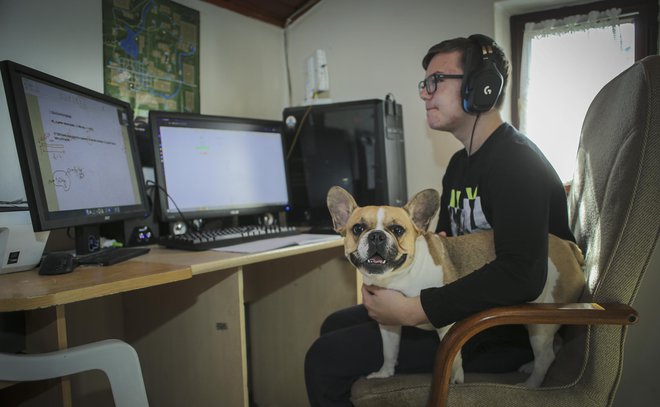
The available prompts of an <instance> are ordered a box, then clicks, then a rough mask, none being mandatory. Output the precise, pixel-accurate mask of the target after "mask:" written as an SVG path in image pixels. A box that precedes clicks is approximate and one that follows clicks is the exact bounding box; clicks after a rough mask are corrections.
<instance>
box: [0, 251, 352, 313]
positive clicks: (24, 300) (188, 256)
mask: <svg viewBox="0 0 660 407" xmlns="http://www.w3.org/2000/svg"><path fill="white" fill-rule="evenodd" d="M342 244H343V240H341V239H339V240H333V241H326V242H320V243H311V244H306V245H301V246H293V247H287V248H283V249H278V250H272V251H267V252H262V253H253V254H239V253H227V252H219V251H213V250H209V251H203V252H189V251H181V250H170V249H165V248H161V247H152V250H151V251H150V252H149V253H148V254H146V255H143V256H140V257H137V258H135V259H133V260H129V261H126V262H122V263H119V264H115V265H113V266H107V267H96V266H94V267H91V266H80V267H78V268H76V269H75V270H74V271H73V272H72V273H69V274H63V275H59V276H41V275H39V274H38V272H37V269H33V270H28V271H21V272H17V273H10V274H4V275H1V276H0V312H9V311H23V310H30V309H37V308H45V307H50V306H54V305H62V304H68V303H72V302H76V301H83V300H88V299H92V298H97V297H102V296H105V295H110V294H117V293H121V292H126V291H131V290H137V289H140V288H146V287H152V286H156V285H160V284H166V283H171V282H174V281H180V280H185V279H189V278H192V277H193V276H194V275H197V274H202V273H207V272H212V271H217V270H225V269H229V268H233V267H240V266H244V265H248V264H254V263H259V262H264V261H268V260H273V259H278V258H283V257H288V256H295V255H298V254H303V253H308V252H313V251H319V250H326V249H330V248H334V247H339V246H342Z"/></svg>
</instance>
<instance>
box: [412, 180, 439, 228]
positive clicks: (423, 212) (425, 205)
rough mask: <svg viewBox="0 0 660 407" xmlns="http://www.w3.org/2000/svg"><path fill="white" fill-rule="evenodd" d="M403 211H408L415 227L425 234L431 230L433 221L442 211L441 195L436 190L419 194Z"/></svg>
mask: <svg viewBox="0 0 660 407" xmlns="http://www.w3.org/2000/svg"><path fill="white" fill-rule="evenodd" d="M403 209H405V210H406V211H408V213H409V214H410V218H411V219H412V222H413V224H414V225H415V227H416V228H417V229H419V231H420V232H425V231H427V230H428V228H429V224H430V223H431V219H433V217H434V216H435V214H436V213H438V210H439V209H440V193H438V191H436V190H435V189H425V190H423V191H421V192H418V193H417V194H416V195H415V196H413V197H412V199H411V200H410V201H408V203H407V204H406V205H405V206H404V207H403Z"/></svg>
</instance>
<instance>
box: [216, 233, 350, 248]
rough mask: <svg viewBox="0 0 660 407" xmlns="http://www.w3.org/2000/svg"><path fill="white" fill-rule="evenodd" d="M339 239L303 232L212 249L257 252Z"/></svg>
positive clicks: (332, 236)
mask: <svg viewBox="0 0 660 407" xmlns="http://www.w3.org/2000/svg"><path fill="white" fill-rule="evenodd" d="M339 239H341V236H339V235H317V234H309V233H303V234H300V235H293V236H284V237H274V238H272V239H263V240H255V241H253V242H247V243H241V244H237V245H232V246H225V247H218V248H215V249H213V250H217V251H219V252H234V253H259V252H265V251H268V250H275V249H281V248H283V247H291V246H301V245H306V244H311V243H320V242H328V241H332V240H339Z"/></svg>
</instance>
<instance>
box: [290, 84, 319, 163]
mask: <svg viewBox="0 0 660 407" xmlns="http://www.w3.org/2000/svg"><path fill="white" fill-rule="evenodd" d="M317 95H318V93H317V92H314V93H313V94H312V103H310V105H309V107H308V108H307V110H305V114H303V117H302V119H300V124H299V125H298V129H297V130H296V134H295V135H294V136H293V140H291V146H290V147H289V151H288V152H287V153H286V160H287V161H288V160H289V158H290V157H291V153H293V149H294V147H295V146H296V143H297V142H298V137H299V136H300V132H301V131H302V128H303V125H304V124H305V120H307V116H308V115H309V112H311V111H312V106H314V99H316V96H317Z"/></svg>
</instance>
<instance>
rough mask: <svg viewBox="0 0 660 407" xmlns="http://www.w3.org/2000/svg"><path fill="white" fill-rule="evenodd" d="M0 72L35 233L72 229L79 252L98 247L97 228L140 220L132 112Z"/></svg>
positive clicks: (29, 73) (85, 92)
mask: <svg viewBox="0 0 660 407" xmlns="http://www.w3.org/2000/svg"><path fill="white" fill-rule="evenodd" d="M0 69H1V70H2V78H3V83H4V88H5V94H6V96H7V102H8V107H9V115H10V118H11V122H12V128H13V132H14V137H15V139H16V148H17V151H18V156H19V162H20V166H21V172H22V175H23V182H24V185H25V192H26V195H27V200H28V206H29V209H30V217H31V219H32V226H33V228H34V230H35V231H44V230H52V229H58V228H67V227H75V228H76V229H75V234H76V251H77V252H78V253H79V254H81V253H88V252H90V251H95V250H97V249H98V247H99V242H98V227H99V225H100V224H102V223H105V222H113V221H116V220H123V219H130V218H141V217H145V216H146V215H147V214H148V207H147V200H146V194H145V190H144V180H143V176H142V168H141V165H140V159H139V155H138V150H137V144H136V141H135V136H134V133H133V120H132V109H131V106H130V105H129V104H128V103H125V102H123V101H121V100H118V99H115V98H112V97H109V96H106V95H104V94H102V93H98V92H95V91H93V90H90V89H86V88H84V87H82V86H78V85H76V84H73V83H71V82H67V81H64V80H62V79H59V78H56V77H54V76H51V75H48V74H46V73H43V72H39V71H37V70H35V69H31V68H28V67H26V66H22V65H19V64H17V63H14V62H11V61H2V62H1V63H0ZM88 226H91V228H90V227H88Z"/></svg>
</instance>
